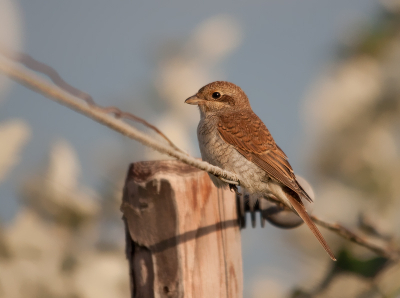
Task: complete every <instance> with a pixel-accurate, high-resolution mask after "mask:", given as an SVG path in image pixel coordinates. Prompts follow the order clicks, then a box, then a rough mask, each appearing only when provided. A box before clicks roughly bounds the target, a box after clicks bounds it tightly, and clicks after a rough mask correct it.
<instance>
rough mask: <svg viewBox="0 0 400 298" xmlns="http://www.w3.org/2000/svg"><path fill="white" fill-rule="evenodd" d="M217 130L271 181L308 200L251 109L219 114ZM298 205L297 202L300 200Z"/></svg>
mask: <svg viewBox="0 0 400 298" xmlns="http://www.w3.org/2000/svg"><path fill="white" fill-rule="evenodd" d="M218 131H219V133H220V135H221V137H222V138H223V139H224V140H225V142H227V143H229V144H231V145H233V146H235V148H236V150H238V151H239V152H240V153H241V154H242V155H243V156H244V157H246V158H247V159H248V160H250V161H252V162H253V163H255V164H256V165H257V166H259V167H260V168H262V169H263V170H264V171H265V172H267V174H268V176H270V177H271V178H272V179H274V180H276V181H278V182H280V183H282V184H283V185H285V186H286V187H288V188H289V189H291V190H293V191H294V192H296V193H297V194H298V195H299V196H300V197H304V198H305V199H307V200H309V201H312V200H311V198H310V197H309V195H308V194H307V193H306V192H305V191H304V190H303V188H302V187H301V186H300V184H299V183H298V182H297V181H296V176H295V175H294V172H293V169H292V167H291V165H290V164H289V161H288V158H287V156H286V155H285V153H283V151H282V150H281V148H279V147H278V145H276V143H275V141H274V139H273V138H272V136H271V134H270V132H269V130H268V129H267V127H266V126H265V124H264V123H263V122H262V121H261V120H260V118H258V116H257V115H256V114H255V113H254V112H253V111H251V110H248V111H244V112H236V113H231V114H228V115H221V116H220V117H219V122H218ZM300 202H301V201H300Z"/></svg>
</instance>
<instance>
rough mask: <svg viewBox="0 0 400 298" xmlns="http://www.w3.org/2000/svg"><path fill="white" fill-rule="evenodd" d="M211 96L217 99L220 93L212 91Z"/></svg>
mask: <svg viewBox="0 0 400 298" xmlns="http://www.w3.org/2000/svg"><path fill="white" fill-rule="evenodd" d="M211 96H212V98H214V99H218V98H220V97H221V93H219V92H214V93H213V94H212V95H211Z"/></svg>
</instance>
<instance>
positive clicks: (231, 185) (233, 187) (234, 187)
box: [229, 184, 242, 196]
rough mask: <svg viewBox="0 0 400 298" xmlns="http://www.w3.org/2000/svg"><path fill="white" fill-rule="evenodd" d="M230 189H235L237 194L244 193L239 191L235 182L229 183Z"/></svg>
mask: <svg viewBox="0 0 400 298" xmlns="http://www.w3.org/2000/svg"><path fill="white" fill-rule="evenodd" d="M229 189H230V191H234V192H235V194H237V195H238V196H241V195H242V194H241V193H240V192H239V191H238V188H237V186H236V185H235V184H229Z"/></svg>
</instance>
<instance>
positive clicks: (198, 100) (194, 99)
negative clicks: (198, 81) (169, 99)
mask: <svg viewBox="0 0 400 298" xmlns="http://www.w3.org/2000/svg"><path fill="white" fill-rule="evenodd" d="M203 101H204V100H203V99H201V98H198V97H197V94H195V95H193V96H191V97H189V98H188V99H186V100H185V103H187V104H190V105H198V104H200V103H201V102H203Z"/></svg>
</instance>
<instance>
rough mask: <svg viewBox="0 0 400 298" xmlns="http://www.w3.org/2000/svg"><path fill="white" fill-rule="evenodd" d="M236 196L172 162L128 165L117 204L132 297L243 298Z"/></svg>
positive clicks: (190, 168) (202, 174) (189, 168)
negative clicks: (121, 220)
mask: <svg viewBox="0 0 400 298" xmlns="http://www.w3.org/2000/svg"><path fill="white" fill-rule="evenodd" d="M236 208H237V207H236V199H235V195H234V193H232V192H230V191H229V190H220V189H217V188H216V187H215V186H214V185H213V184H212V182H211V180H210V178H209V177H208V175H207V173H206V172H203V171H201V170H198V169H196V168H194V167H191V166H188V165H186V164H183V163H181V162H178V161H174V160H168V161H146V162H137V163H133V164H131V166H130V167H129V171H128V174H127V178H126V182H125V187H124V196H123V202H122V206H121V210H122V212H123V219H124V222H125V228H126V253H127V258H128V261H129V270H130V281H131V293H132V294H131V297H135V298H138V297H141V298H149V297H154V298H156V297H189V298H190V297H194V298H195V297H201V298H204V297H207V298H208V297H210V298H219V297H229V298H235V297H243V293H242V292H243V273H242V254H241V242H240V229H239V225H238V221H237V209H236Z"/></svg>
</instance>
